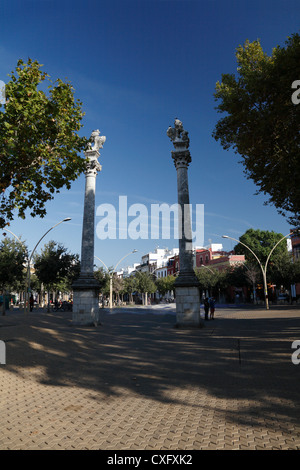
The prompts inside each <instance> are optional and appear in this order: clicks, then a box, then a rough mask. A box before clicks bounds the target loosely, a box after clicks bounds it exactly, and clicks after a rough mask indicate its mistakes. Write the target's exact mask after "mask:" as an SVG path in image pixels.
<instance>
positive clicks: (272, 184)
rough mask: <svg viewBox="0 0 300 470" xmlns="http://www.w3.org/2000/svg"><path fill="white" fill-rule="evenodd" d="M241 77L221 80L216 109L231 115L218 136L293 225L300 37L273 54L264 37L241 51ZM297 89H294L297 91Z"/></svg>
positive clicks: (298, 195)
mask: <svg viewBox="0 0 300 470" xmlns="http://www.w3.org/2000/svg"><path fill="white" fill-rule="evenodd" d="M236 59H237V64H238V69H237V70H238V76H237V78H236V77H235V76H234V75H233V74H223V75H222V81H221V83H220V82H217V84H216V93H215V94H214V96H215V99H216V101H218V102H219V105H218V106H217V108H216V109H217V110H218V112H220V113H226V116H225V117H223V118H221V119H220V120H219V121H218V122H217V124H216V126H215V129H214V132H213V137H214V138H215V139H216V140H217V141H220V143H221V145H222V147H223V148H224V149H229V148H233V149H234V150H235V152H236V153H238V154H239V155H240V156H241V158H242V160H241V163H243V165H244V173H245V175H246V176H247V178H248V179H252V180H253V181H254V183H255V184H256V185H257V186H258V190H257V194H258V193H263V194H265V195H268V196H269V199H268V201H266V204H273V205H274V206H275V207H276V208H277V210H278V212H279V213H281V214H282V215H283V216H285V217H287V218H288V220H289V222H290V223H292V224H293V225H299V224H300V185H299V181H300V160H299V147H300V134H299V122H300V106H299V105H297V102H296V104H295V103H293V102H292V99H291V98H292V95H293V89H292V84H293V83H294V81H296V79H299V77H300V36H299V34H293V35H292V36H291V37H289V38H288V39H287V41H286V47H285V48H284V47H280V46H277V47H275V48H274V49H273V51H272V54H271V55H270V56H268V55H267V54H266V52H264V51H263V49H262V46H261V44H260V42H259V40H257V41H254V42H252V43H250V42H249V41H246V42H245V44H244V46H239V47H238V48H237V51H236ZM294 93H295V92H294Z"/></svg>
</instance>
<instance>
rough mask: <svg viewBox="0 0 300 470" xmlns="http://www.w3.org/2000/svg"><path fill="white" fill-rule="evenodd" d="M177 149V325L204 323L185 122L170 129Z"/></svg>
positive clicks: (199, 324)
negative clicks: (201, 314) (195, 246)
mask: <svg viewBox="0 0 300 470" xmlns="http://www.w3.org/2000/svg"><path fill="white" fill-rule="evenodd" d="M167 135H168V137H170V139H171V140H172V142H173V145H174V148H175V150H174V151H172V158H173V160H174V165H175V168H176V171H177V191H178V223H179V269H180V271H179V275H178V277H177V278H176V281H175V284H174V285H175V293H176V317H177V326H195V327H200V326H202V325H203V322H202V321H201V317H200V290H199V282H198V279H197V276H196V274H195V272H194V267H193V246H192V227H191V216H190V201H189V185H188V166H189V164H190V162H191V161H192V159H191V155H190V151H189V150H188V147H189V138H188V132H187V131H185V130H184V129H183V126H182V122H181V121H179V119H177V118H176V119H175V126H174V128H172V127H171V126H170V127H169V129H168V130H167Z"/></svg>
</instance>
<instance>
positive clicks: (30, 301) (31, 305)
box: [29, 294, 34, 312]
mask: <svg viewBox="0 0 300 470" xmlns="http://www.w3.org/2000/svg"><path fill="white" fill-rule="evenodd" d="M33 304H34V300H33V295H32V294H31V296H30V299H29V305H30V311H31V312H32V310H33Z"/></svg>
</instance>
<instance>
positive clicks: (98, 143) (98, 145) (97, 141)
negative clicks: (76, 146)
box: [87, 129, 106, 152]
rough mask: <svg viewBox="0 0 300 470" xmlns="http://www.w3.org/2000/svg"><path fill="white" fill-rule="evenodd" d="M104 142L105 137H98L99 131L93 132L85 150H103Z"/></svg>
mask: <svg viewBox="0 0 300 470" xmlns="http://www.w3.org/2000/svg"><path fill="white" fill-rule="evenodd" d="M105 141H106V137H105V136H104V135H103V136H100V131H99V129H97V130H94V131H93V132H92V134H91V137H90V141H89V143H88V148H87V149H88V150H96V151H97V152H98V151H99V149H102V148H103V144H104V142H105ZM92 143H94V145H93V146H92Z"/></svg>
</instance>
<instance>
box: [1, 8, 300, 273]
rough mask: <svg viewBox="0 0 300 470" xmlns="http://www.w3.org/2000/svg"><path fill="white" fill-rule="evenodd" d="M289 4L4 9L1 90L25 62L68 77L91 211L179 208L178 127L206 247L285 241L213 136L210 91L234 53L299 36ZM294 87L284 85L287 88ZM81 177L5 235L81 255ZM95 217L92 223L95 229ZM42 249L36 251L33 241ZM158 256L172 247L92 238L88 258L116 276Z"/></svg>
mask: <svg viewBox="0 0 300 470" xmlns="http://www.w3.org/2000/svg"><path fill="white" fill-rule="evenodd" d="M298 11H299V2H298V0H297V1H296V0H289V1H288V2H286V1H285V0H282V1H281V0H280V1H279V0H259V1H257V0H253V1H251V2H249V1H248V2H245V1H228V0H207V1H203V0H191V1H190V0H176V1H175V0H174V1H173V0H109V1H106V0H104V1H102V0H98V1H89V0H85V1H81V0H80V1H79V0H72V1H66V0H60V1H56V0H55V1H51V0H38V1H36V0H20V1H16V0H2V1H1V5H0V18H1V39H0V80H3V81H6V80H7V74H8V73H10V72H11V71H12V70H13V69H14V68H15V66H16V63H17V60H18V59H19V58H22V59H23V60H27V58H28V57H30V58H31V59H33V60H38V61H39V62H40V63H42V64H44V70H45V71H46V72H47V73H48V74H49V75H50V76H51V78H52V79H56V78H58V77H59V78H61V79H64V78H67V79H68V80H69V81H71V83H72V84H73V86H74V88H75V90H76V92H75V96H76V98H78V99H80V100H81V101H82V102H83V109H84V111H85V113H86V115H85V117H84V120H83V124H84V127H83V128H82V130H81V131H80V133H81V134H82V135H86V136H89V135H90V133H91V131H92V130H93V129H100V131H101V134H102V135H105V136H106V138H107V140H106V143H105V144H104V148H103V149H102V150H101V156H100V163H101V164H102V172H101V173H100V174H98V177H97V190H96V207H98V206H99V205H100V204H103V203H106V204H112V205H114V206H115V207H116V209H118V201H119V196H120V195H123V196H124V195H126V196H127V198H128V205H131V204H133V203H143V204H145V205H146V206H147V207H148V208H149V211H150V205H151V203H154V202H166V203H168V204H174V203H176V202H177V189H176V184H177V183H176V170H175V168H174V165H173V162H172V158H171V150H172V145H171V142H170V140H169V139H168V137H167V135H166V130H167V128H168V126H169V125H172V126H173V124H174V119H175V118H176V117H178V118H179V119H181V120H182V122H183V125H184V128H185V129H186V130H188V131H189V137H190V151H191V156H192V163H191V165H190V167H189V186H190V203H191V204H192V205H193V206H195V205H196V204H204V224H205V225H204V244H208V243H209V242H210V240H211V242H212V243H223V246H224V248H225V249H231V248H232V247H233V246H234V242H232V241H231V240H223V239H222V238H220V236H221V235H222V234H227V235H229V236H232V237H234V238H239V236H240V235H242V234H243V233H244V232H245V231H246V230H247V229H248V228H251V227H252V228H254V229H262V230H274V231H276V232H281V233H282V234H283V235H286V234H287V233H288V232H289V228H290V227H289V224H288V223H287V222H286V220H285V219H284V218H283V217H282V216H280V215H279V214H278V213H277V211H276V210H275V208H274V207H271V206H265V205H264V201H265V200H266V198H265V197H264V196H263V195H259V196H255V195H254V193H255V191H256V187H255V185H254V184H253V183H252V181H248V180H247V179H246V178H245V176H244V174H243V167H242V165H241V164H239V163H238V161H239V157H238V155H235V154H234V153H233V152H232V151H224V150H223V149H222V148H221V146H220V144H219V143H218V142H215V140H214V139H213V138H212V131H213V129H214V126H215V124H216V122H217V120H218V119H219V117H220V115H219V114H218V113H217V112H216V110H215V105H216V103H215V101H214V97H213V93H214V89H215V83H216V82H217V81H218V80H220V79H221V74H222V73H236V60H235V49H236V48H237V47H238V46H239V45H240V44H243V43H244V42H245V40H246V39H249V40H250V41H253V40H256V39H260V40H261V43H262V46H263V48H264V50H265V51H266V52H267V53H271V50H272V48H273V47H275V46H276V45H278V44H280V45H284V42H285V40H286V38H287V36H289V35H291V34H292V33H294V32H297V31H298V29H299V15H298V14H297V13H298ZM297 78H299V77H291V83H292V81H293V80H295V79H297ZM83 197H84V176H81V177H80V178H79V179H78V180H77V181H76V182H74V183H73V185H72V189H71V190H69V191H67V190H65V191H62V192H61V194H59V195H57V196H56V197H55V200H54V201H52V202H50V203H49V204H48V205H47V209H48V213H47V216H46V217H45V218H44V219H39V218H34V219H31V218H28V219H26V220H25V221H23V220H22V221H21V220H17V219H15V221H14V222H13V223H12V224H11V226H10V229H11V230H12V231H13V232H14V233H16V234H17V235H18V236H20V235H21V236H22V238H23V239H24V240H26V242H27V243H28V245H29V248H30V249H33V247H34V245H35V244H36V242H37V241H38V239H39V238H40V237H41V236H42V235H43V233H44V232H45V231H46V230H48V229H49V228H50V227H51V226H52V225H54V224H55V223H56V222H58V221H60V220H61V219H63V218H64V217H71V218H72V220H71V221H70V222H67V223H65V224H61V225H60V226H59V227H57V228H56V229H55V230H53V231H52V232H50V234H49V235H47V237H46V238H45V239H44V242H45V243H46V242H47V241H49V240H50V239H53V240H56V241H59V242H61V243H63V244H64V245H65V246H66V247H67V248H68V249H69V250H70V251H72V252H74V253H78V254H80V250H81V229H82V211H83ZM99 220H100V219H99V217H98V218H97V217H96V225H97V223H98V222H99ZM42 245H43V243H42ZM156 246H160V247H169V248H173V247H177V246H178V243H177V241H176V240H162V239H161V240H151V238H150V239H148V240H131V239H127V240H119V239H115V240H99V239H98V238H97V236H96V237H95V255H96V256H98V257H100V258H101V259H102V260H103V261H104V262H105V263H106V264H107V265H108V266H114V265H115V264H117V262H118V261H119V260H120V258H122V257H123V256H124V255H125V254H126V253H128V252H130V251H131V250H133V249H137V250H138V253H136V254H134V255H131V256H130V257H128V258H127V259H126V260H125V261H124V262H123V263H122V265H123V266H125V265H127V264H131V263H133V262H139V260H140V257H141V255H143V254H144V253H147V252H148V251H151V250H153V249H154V248H155V247H156Z"/></svg>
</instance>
